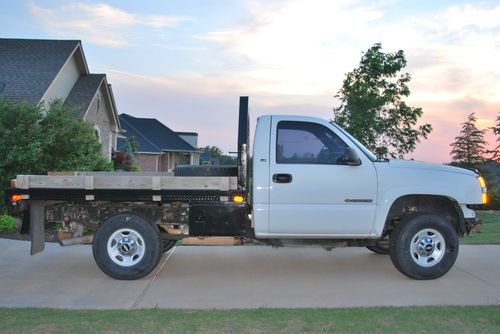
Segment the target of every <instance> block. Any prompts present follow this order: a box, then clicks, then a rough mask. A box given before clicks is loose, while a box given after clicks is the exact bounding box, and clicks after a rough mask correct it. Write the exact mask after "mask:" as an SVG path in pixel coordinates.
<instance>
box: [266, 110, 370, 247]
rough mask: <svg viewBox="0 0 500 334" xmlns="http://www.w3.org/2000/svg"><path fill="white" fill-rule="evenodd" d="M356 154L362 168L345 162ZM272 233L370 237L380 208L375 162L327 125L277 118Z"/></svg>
mask: <svg viewBox="0 0 500 334" xmlns="http://www.w3.org/2000/svg"><path fill="white" fill-rule="evenodd" d="M347 147H351V148H353V149H355V151H356V152H357V153H358V155H359V158H360V159H361V165H359V166H349V165H347V164H345V162H343V160H342V157H343V155H344V153H345V151H346V148H347ZM269 171H270V172H269V185H270V186H269V203H270V204H269V232H270V235H276V236H293V235H297V236H304V235H309V236H311V237H328V236H329V235H331V236H345V237H356V236H366V235H369V234H370V232H371V231H372V226H373V222H374V218H375V210H376V203H377V198H376V196H377V175H376V171H375V167H374V165H373V162H372V161H371V160H370V159H369V158H368V157H367V156H366V155H365V154H364V153H363V152H362V151H361V150H360V149H359V148H358V147H356V146H355V144H354V143H352V142H351V141H350V140H349V139H348V138H347V137H346V136H345V135H344V134H343V133H341V132H340V131H338V129H335V127H334V126H332V125H331V124H330V123H328V122H327V121H326V120H319V119H314V120H312V121H311V118H306V117H290V116H287V117H285V116H273V117H272V120H271V140H270V169H269Z"/></svg>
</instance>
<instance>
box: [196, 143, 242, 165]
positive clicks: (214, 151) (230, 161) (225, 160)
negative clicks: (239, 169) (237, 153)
mask: <svg viewBox="0 0 500 334" xmlns="http://www.w3.org/2000/svg"><path fill="white" fill-rule="evenodd" d="M203 152H205V153H206V152H208V154H209V156H210V157H212V158H215V159H217V160H218V161H219V164H220V165H225V166H227V165H235V164H236V158H233V157H231V156H229V155H224V154H223V152H222V150H221V149H220V148H218V147H217V146H206V147H205V148H204V149H203Z"/></svg>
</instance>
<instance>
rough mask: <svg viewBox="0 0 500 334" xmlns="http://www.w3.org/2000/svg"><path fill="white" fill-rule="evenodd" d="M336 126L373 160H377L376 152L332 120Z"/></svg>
mask: <svg viewBox="0 0 500 334" xmlns="http://www.w3.org/2000/svg"><path fill="white" fill-rule="evenodd" d="M330 123H331V124H332V125H333V126H334V127H336V128H337V129H339V131H340V132H342V133H343V134H345V135H346V136H347V137H348V138H349V139H350V140H352V142H353V143H354V144H355V145H356V146H357V147H358V148H359V149H360V150H361V151H363V153H364V154H365V155H366V156H367V157H368V158H369V159H370V160H371V161H377V156H376V155H375V154H373V153H372V152H370V150H368V149H367V148H366V147H364V146H363V144H361V143H360V142H359V141H358V140H357V139H356V138H354V137H353V136H351V135H350V134H349V132H347V131H346V130H344V129H342V128H341V127H340V126H338V125H337V124H335V122H333V121H331V122H330Z"/></svg>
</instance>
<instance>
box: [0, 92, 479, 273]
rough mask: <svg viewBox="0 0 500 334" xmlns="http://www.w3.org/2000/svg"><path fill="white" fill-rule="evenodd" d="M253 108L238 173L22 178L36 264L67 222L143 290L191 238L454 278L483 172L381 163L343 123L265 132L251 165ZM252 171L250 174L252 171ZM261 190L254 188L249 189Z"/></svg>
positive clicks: (279, 125)
mask: <svg viewBox="0 0 500 334" xmlns="http://www.w3.org/2000/svg"><path fill="white" fill-rule="evenodd" d="M248 128H249V127H248V98H247V97H241V98H240V121H239V134H238V154H239V156H238V165H237V166H234V167H207V166H180V167H178V168H177V169H176V171H175V175H174V176H171V175H165V174H161V173H74V174H73V175H55V176H40V175H18V177H17V179H16V180H13V184H12V187H11V188H9V189H7V190H6V193H7V195H8V198H9V204H10V209H11V212H12V213H13V214H17V215H19V216H22V217H23V228H22V229H23V231H24V232H29V233H30V234H31V239H32V254H34V253H36V252H39V251H41V250H43V247H44V243H43V242H44V241H43V231H44V230H43V229H44V224H45V223H46V222H50V221H62V224H63V225H64V226H65V227H66V228H67V229H68V230H70V231H72V232H73V233H74V237H73V238H70V239H66V240H62V241H61V244H62V245H68V244H76V243H80V242H83V241H84V240H89V238H88V237H84V236H82V235H81V231H83V227H87V228H88V229H90V230H95V235H94V237H93V253H94V258H95V260H96V263H97V265H98V266H99V267H100V268H101V270H102V271H104V272H105V273H106V274H108V275H109V276H111V277H114V278H117V279H137V278H140V277H143V276H145V275H147V274H148V273H149V272H151V271H152V270H153V269H154V268H155V266H156V265H157V264H158V262H159V260H160V258H161V255H162V253H163V252H166V251H168V250H169V249H170V248H171V247H172V246H173V245H174V244H175V242H176V241H177V240H180V239H183V238H185V237H188V236H199V237H201V236H203V237H204V236H235V237H241V238H242V239H243V240H258V241H260V242H263V243H266V244H270V245H273V246H297V245H299V246H319V247H324V248H327V249H331V248H333V247H337V246H363V247H368V248H369V249H371V250H372V251H374V252H376V253H380V254H390V258H391V260H392V262H393V264H394V266H395V267H396V268H397V269H398V270H399V271H400V272H401V273H403V274H405V275H407V276H408V277H410V278H413V279H435V278H438V277H441V276H442V275H444V274H445V273H446V272H448V271H449V270H450V268H451V267H452V266H453V264H454V262H455V259H456V257H457V254H458V248H459V240H458V237H459V236H462V235H464V234H466V233H469V232H470V230H471V229H472V228H473V227H474V225H475V222H476V220H475V213H474V211H473V210H472V209H471V208H474V207H477V206H480V205H481V204H484V203H486V201H487V193H486V186H485V183H484V180H483V178H482V177H481V176H480V175H479V174H478V173H476V172H473V171H470V170H466V169H462V168H456V167H450V166H444V165H437V164H431V163H423V162H415V161H400V160H386V159H383V160H380V159H377V157H376V156H374V155H373V154H372V153H371V152H369V151H368V150H367V149H366V148H365V147H364V146H363V145H361V144H360V143H359V142H358V141H357V140H356V139H355V138H353V137H352V136H351V135H349V134H348V133H347V132H346V131H344V130H343V129H341V128H340V127H339V126H338V125H336V124H335V123H333V122H330V121H327V120H323V119H318V118H313V117H298V116H262V117H260V118H259V119H258V120H257V126H256V132H255V139H254V144H253V155H252V158H251V160H250V158H249V156H248V137H249V136H248ZM249 161H252V163H251V166H252V168H251V169H249V168H248V167H249V164H248V163H247V162H249ZM249 184H251V186H249Z"/></svg>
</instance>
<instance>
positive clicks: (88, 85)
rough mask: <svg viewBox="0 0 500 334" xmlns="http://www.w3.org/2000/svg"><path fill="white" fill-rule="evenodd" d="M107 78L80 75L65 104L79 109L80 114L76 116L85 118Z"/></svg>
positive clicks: (103, 75) (101, 75)
mask: <svg viewBox="0 0 500 334" xmlns="http://www.w3.org/2000/svg"><path fill="white" fill-rule="evenodd" d="M105 77H106V75H105V74H83V75H80V77H79V78H78V80H77V81H76V83H75V85H74V86H73V88H72V89H71V91H70V92H69V95H68V97H67V98H66V101H65V102H64V104H66V105H68V106H71V107H75V108H77V109H78V112H79V114H78V115H75V116H80V117H84V116H85V113H86V111H87V110H88V109H89V106H90V104H91V103H92V100H93V99H94V97H95V95H96V94H97V91H98V90H99V87H101V84H102V82H103V81H104V78H105Z"/></svg>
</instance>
